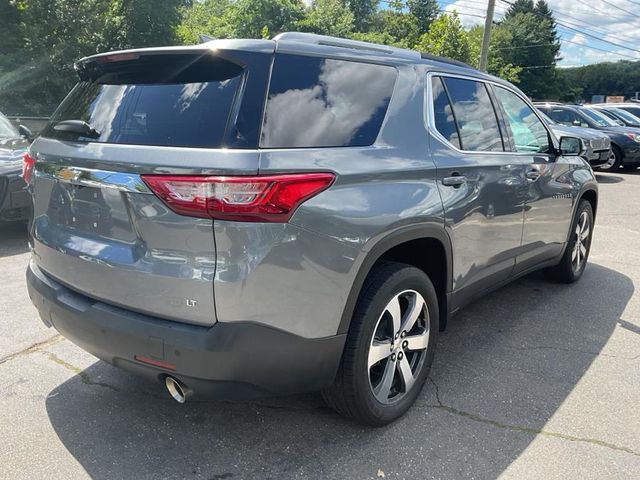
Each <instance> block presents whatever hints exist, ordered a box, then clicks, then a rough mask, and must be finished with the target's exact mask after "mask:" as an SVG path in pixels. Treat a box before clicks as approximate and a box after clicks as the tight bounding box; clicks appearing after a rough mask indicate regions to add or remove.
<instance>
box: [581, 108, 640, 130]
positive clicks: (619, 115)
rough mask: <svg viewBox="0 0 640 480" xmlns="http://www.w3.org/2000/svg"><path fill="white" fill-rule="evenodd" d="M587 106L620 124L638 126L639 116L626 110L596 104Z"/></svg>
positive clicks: (639, 123)
mask: <svg viewBox="0 0 640 480" xmlns="http://www.w3.org/2000/svg"><path fill="white" fill-rule="evenodd" d="M588 108H593V109H594V110H596V111H598V112H600V113H602V114H603V115H606V116H607V117H609V118H610V119H611V120H614V121H615V122H619V124H620V125H624V126H627V127H634V128H638V127H640V118H638V117H636V116H635V115H634V114H632V113H629V112H627V111H626V110H623V109H621V108H615V107H601V106H598V105H589V107H588Z"/></svg>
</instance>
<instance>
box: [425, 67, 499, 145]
mask: <svg viewBox="0 0 640 480" xmlns="http://www.w3.org/2000/svg"><path fill="white" fill-rule="evenodd" d="M442 82H443V83H444V86H445V90H446V92H447V94H448V96H449V100H450V102H451V106H452V110H453V115H454V117H455V122H456V126H457V128H458V135H459V138H460V145H461V148H462V149H463V150H467V151H477V152H502V151H504V146H503V142H502V135H501V134H500V128H499V127H498V119H497V117H496V112H495V109H494V108H493V104H492V103H491V98H490V97H489V93H488V92H487V87H486V86H485V84H484V83H482V82H476V81H473V80H466V79H461V78H453V77H442ZM434 93H435V92H434ZM440 133H442V132H440Z"/></svg>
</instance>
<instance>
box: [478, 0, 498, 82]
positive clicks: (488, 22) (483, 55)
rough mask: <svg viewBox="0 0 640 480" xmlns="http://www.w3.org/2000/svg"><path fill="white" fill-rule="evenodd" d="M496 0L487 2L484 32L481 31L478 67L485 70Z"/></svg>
mask: <svg viewBox="0 0 640 480" xmlns="http://www.w3.org/2000/svg"><path fill="white" fill-rule="evenodd" d="M495 7H496V0H489V3H488V4H487V16H486V17H485V18H484V32H483V33H482V48H481V49H480V65H478V68H479V69H480V70H482V71H483V72H486V71H487V57H488V56H489V40H490V39H491V27H492V25H493V11H494V10H495Z"/></svg>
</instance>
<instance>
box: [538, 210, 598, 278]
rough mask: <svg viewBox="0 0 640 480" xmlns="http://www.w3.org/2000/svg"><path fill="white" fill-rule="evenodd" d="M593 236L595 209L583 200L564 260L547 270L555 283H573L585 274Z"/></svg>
mask: <svg viewBox="0 0 640 480" xmlns="http://www.w3.org/2000/svg"><path fill="white" fill-rule="evenodd" d="M592 234H593V208H592V207H591V204H590V203H589V202H588V201H587V200H581V201H580V204H579V205H578V210H577V211H576V216H575V218H574V220H573V224H572V226H571V237H570V239H569V242H568V244H567V248H566V249H565V252H564V255H563V256H562V260H560V263H559V264H558V265H556V266H555V267H552V268H549V269H547V270H546V273H547V276H548V277H549V278H550V279H551V280H554V281H557V282H562V283H573V282H575V281H577V280H578V279H579V278H580V277H581V276H582V273H583V272H584V269H585V267H586V265H587V259H588V258H589V251H590V250H591V237H592Z"/></svg>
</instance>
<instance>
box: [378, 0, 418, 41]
mask: <svg viewBox="0 0 640 480" xmlns="http://www.w3.org/2000/svg"><path fill="white" fill-rule="evenodd" d="M372 26H373V28H372V31H377V32H381V33H384V34H386V35H388V36H390V37H391V38H393V44H394V45H396V46H399V47H403V48H411V47H413V45H414V44H415V43H416V42H417V41H418V37H419V36H420V35H419V31H418V26H417V22H416V19H415V17H414V16H413V15H411V14H410V13H409V12H408V11H407V9H406V5H405V3H404V2H402V1H401V0H391V1H390V2H389V3H388V8H386V9H384V10H382V11H380V12H378V13H376V14H375V15H374V16H373V17H372Z"/></svg>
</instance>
